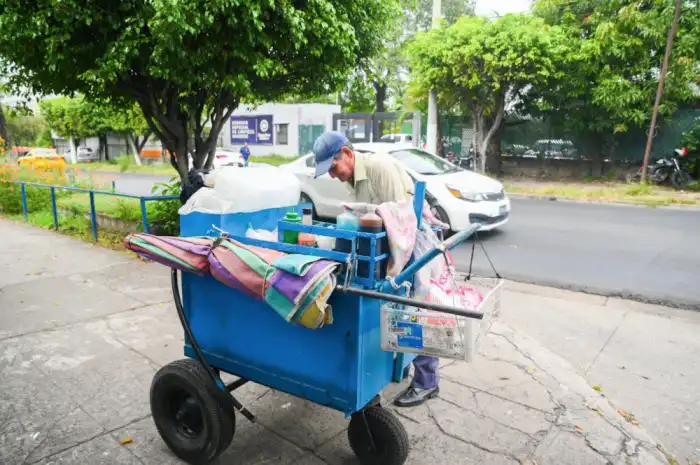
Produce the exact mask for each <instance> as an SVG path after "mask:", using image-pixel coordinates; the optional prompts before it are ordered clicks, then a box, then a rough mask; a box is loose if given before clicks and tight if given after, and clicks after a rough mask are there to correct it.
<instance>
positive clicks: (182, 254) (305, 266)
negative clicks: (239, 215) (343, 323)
mask: <svg viewBox="0 0 700 465" xmlns="http://www.w3.org/2000/svg"><path fill="white" fill-rule="evenodd" d="M124 242H125V246H126V248H127V249H129V250H132V251H133V252H135V253H137V254H138V255H140V256H142V257H144V258H147V259H149V260H153V261H156V262H158V263H161V264H163V265H166V266H169V267H171V268H175V269H178V270H181V271H186V272H190V273H195V274H197V275H200V276H204V275H207V274H210V275H211V276H213V277H214V278H215V279H216V280H218V281H219V282H221V283H222V284H225V285H226V286H229V287H231V288H233V289H236V290H237V291H239V292H242V293H244V294H246V295H248V296H250V297H252V298H255V299H261V300H264V301H265V302H266V303H267V304H268V305H269V306H270V307H272V308H273V309H274V310H275V311H276V312H277V313H278V314H279V315H280V316H281V317H282V318H284V319H285V320H286V321H288V322H290V323H295V324H296V323H298V324H301V325H303V326H306V327H308V328H319V327H321V326H323V325H324V324H328V323H331V322H332V321H333V316H332V313H331V312H332V309H331V307H330V305H328V299H329V298H330V295H331V293H332V292H333V290H334V289H335V284H336V279H335V275H334V273H335V271H336V270H337V269H338V267H339V266H340V264H338V263H336V262H332V261H329V260H325V259H322V258H319V257H312V256H308V255H297V254H289V255H288V254H285V253H283V252H279V251H276V250H271V249H265V248H262V247H253V246H249V245H245V244H242V243H240V242H238V241H236V240H233V239H231V238H225V237H222V238H217V239H215V238H212V237H194V238H192V237H168V236H154V235H152V234H145V233H141V234H130V235H129V236H127V238H126V239H125V241H124Z"/></svg>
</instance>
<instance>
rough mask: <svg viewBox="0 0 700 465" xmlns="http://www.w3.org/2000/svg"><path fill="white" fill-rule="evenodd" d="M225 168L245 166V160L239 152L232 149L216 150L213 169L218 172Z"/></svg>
mask: <svg viewBox="0 0 700 465" xmlns="http://www.w3.org/2000/svg"><path fill="white" fill-rule="evenodd" d="M224 166H238V167H241V166H245V159H244V158H243V155H241V154H240V153H239V152H236V151H234V150H230V149H220V148H218V149H216V152H214V164H213V165H212V168H214V169H215V170H218V169H220V168H222V167H224Z"/></svg>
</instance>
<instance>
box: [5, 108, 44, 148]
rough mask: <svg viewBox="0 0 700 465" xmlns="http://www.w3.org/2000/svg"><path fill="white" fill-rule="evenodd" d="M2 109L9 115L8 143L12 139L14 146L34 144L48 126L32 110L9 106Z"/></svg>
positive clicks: (7, 123) (7, 122)
mask: <svg viewBox="0 0 700 465" xmlns="http://www.w3.org/2000/svg"><path fill="white" fill-rule="evenodd" d="M2 110H4V113H5V115H7V121H6V125H7V133H8V137H9V139H8V143H9V142H10V141H11V142H12V145H14V146H32V145H34V144H35V143H36V142H37V140H39V139H40V138H41V135H42V133H44V132H45V131H46V129H47V128H48V126H47V125H46V121H44V119H43V118H42V117H40V116H37V115H34V114H31V113H30V112H26V111H22V110H18V109H14V108H8V107H5V108H3V109H2Z"/></svg>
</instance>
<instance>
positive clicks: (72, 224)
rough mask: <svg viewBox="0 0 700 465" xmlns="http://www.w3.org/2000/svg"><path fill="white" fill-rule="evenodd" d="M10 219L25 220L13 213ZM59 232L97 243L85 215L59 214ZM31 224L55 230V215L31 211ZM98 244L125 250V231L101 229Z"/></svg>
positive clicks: (29, 218) (29, 217)
mask: <svg viewBox="0 0 700 465" xmlns="http://www.w3.org/2000/svg"><path fill="white" fill-rule="evenodd" d="M9 218H10V219H13V220H15V221H21V222H24V217H23V216H22V215H11V216H9ZM58 221H59V223H58V233H60V234H64V235H67V236H72V237H75V238H78V239H81V240H83V241H85V242H92V243H95V242H94V240H93V238H92V227H91V225H90V221H88V220H87V219H86V218H85V217H83V216H80V215H76V214H73V213H70V214H65V215H59V220H58ZM28 222H29V224H32V225H34V226H37V227H40V228H44V229H52V230H53V215H52V214H51V212H50V211H38V212H34V213H30V214H29V216H28ZM96 244H97V245H100V246H102V247H107V248H110V249H113V250H121V251H123V250H124V233H120V232H114V231H108V230H105V229H100V231H99V234H98V236H97V243H96Z"/></svg>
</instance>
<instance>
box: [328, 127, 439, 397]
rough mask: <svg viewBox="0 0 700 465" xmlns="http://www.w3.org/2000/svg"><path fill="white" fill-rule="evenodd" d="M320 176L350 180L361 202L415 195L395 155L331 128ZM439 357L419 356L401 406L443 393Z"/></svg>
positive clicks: (397, 198)
mask: <svg viewBox="0 0 700 465" xmlns="http://www.w3.org/2000/svg"><path fill="white" fill-rule="evenodd" d="M314 159H315V161H316V177H317V178H318V177H319V176H323V175H324V174H326V173H328V174H329V175H330V177H331V178H334V179H338V180H339V181H341V182H344V183H347V184H348V187H349V188H350V190H351V191H352V193H353V194H354V196H355V200H356V201H357V202H363V203H371V204H375V205H379V204H382V203H384V202H399V201H402V200H409V199H411V198H412V197H413V192H414V185H413V180H412V179H411V177H410V176H409V175H408V173H407V172H406V170H405V169H404V168H403V166H402V165H401V164H400V163H399V161H398V160H396V159H394V158H391V157H383V156H376V155H375V156H367V155H363V154H361V153H355V151H354V150H353V148H352V144H351V143H350V141H349V140H348V138H347V137H345V134H343V133H342V132H335V131H330V132H326V133H324V134H321V136H320V137H319V138H318V139H316V142H315V143H314ZM439 366H440V362H439V359H438V358H437V357H427V356H423V355H419V356H418V357H416V359H415V360H414V361H413V367H414V369H415V373H414V377H413V382H412V383H411V385H410V386H409V387H408V389H406V390H405V391H404V392H403V393H402V394H401V395H400V396H399V397H397V398H396V400H395V401H394V405H396V406H399V407H413V406H416V405H420V404H422V403H423V402H425V401H426V400H428V399H432V398H433V397H435V396H437V395H438V393H439V391H440V390H439V388H438V382H439V374H438V368H439Z"/></svg>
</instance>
